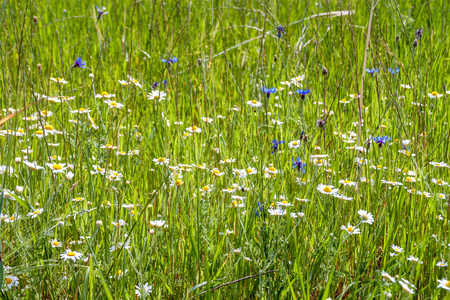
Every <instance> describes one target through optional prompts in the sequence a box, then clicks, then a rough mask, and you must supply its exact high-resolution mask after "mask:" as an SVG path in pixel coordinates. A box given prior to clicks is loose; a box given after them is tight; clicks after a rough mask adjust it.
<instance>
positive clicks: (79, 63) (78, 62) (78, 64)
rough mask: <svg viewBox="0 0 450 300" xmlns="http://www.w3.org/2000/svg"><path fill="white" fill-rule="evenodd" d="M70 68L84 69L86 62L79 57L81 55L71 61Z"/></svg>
mask: <svg viewBox="0 0 450 300" xmlns="http://www.w3.org/2000/svg"><path fill="white" fill-rule="evenodd" d="M72 68H80V69H84V68H86V62H85V61H84V60H82V59H81V56H80V57H78V58H77V59H76V60H75V62H74V63H73V66H72Z"/></svg>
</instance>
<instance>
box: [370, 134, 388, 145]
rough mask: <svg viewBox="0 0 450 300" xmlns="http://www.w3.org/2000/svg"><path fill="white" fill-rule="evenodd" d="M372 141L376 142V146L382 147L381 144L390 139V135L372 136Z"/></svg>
mask: <svg viewBox="0 0 450 300" xmlns="http://www.w3.org/2000/svg"><path fill="white" fill-rule="evenodd" d="M373 140H374V142H375V143H377V144H378V147H380V148H381V147H383V145H386V143H387V142H389V141H390V140H391V137H389V136H387V135H384V136H377V137H374V138H373Z"/></svg>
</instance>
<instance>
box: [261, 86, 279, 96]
mask: <svg viewBox="0 0 450 300" xmlns="http://www.w3.org/2000/svg"><path fill="white" fill-rule="evenodd" d="M261 91H262V93H263V94H266V96H267V98H269V97H270V94H273V93H276V92H277V89H276V88H266V87H262V88H261Z"/></svg>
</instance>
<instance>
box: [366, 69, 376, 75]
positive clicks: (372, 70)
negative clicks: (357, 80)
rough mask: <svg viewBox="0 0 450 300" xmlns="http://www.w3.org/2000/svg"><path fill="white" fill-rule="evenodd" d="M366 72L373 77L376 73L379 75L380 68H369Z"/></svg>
mask: <svg viewBox="0 0 450 300" xmlns="http://www.w3.org/2000/svg"><path fill="white" fill-rule="evenodd" d="M366 72H367V73H369V74H372V75H373V74H374V73H378V68H376V69H369V68H367V69H366Z"/></svg>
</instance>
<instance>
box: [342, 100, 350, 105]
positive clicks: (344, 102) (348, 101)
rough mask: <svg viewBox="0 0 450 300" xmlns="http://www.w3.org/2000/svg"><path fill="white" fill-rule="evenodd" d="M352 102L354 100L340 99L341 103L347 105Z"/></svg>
mask: <svg viewBox="0 0 450 300" xmlns="http://www.w3.org/2000/svg"><path fill="white" fill-rule="evenodd" d="M350 102H352V100H346V99H342V100H339V103H342V104H344V105H347V104H349V103H350Z"/></svg>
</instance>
